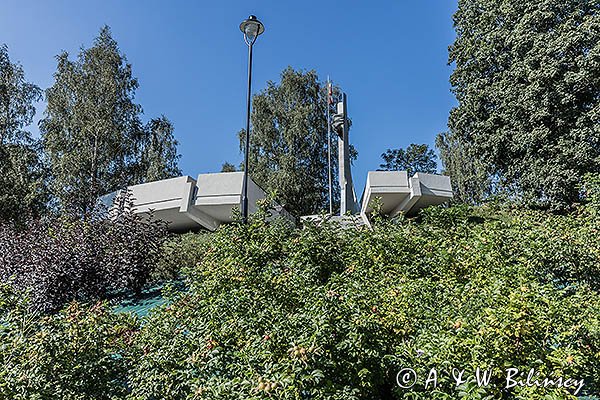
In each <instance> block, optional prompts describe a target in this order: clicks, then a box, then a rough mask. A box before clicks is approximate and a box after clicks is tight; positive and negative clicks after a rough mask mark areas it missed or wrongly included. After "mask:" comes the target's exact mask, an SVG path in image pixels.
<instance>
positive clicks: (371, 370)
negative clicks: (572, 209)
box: [130, 207, 600, 399]
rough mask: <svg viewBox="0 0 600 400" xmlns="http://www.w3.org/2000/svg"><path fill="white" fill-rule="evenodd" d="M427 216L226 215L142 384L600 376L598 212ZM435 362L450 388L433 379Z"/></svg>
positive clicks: (310, 389) (305, 394)
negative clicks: (484, 374) (313, 221)
mask: <svg viewBox="0 0 600 400" xmlns="http://www.w3.org/2000/svg"><path fill="white" fill-rule="evenodd" d="M422 217H423V222H422V223H414V222H407V221H404V222H402V223H399V224H394V223H383V224H380V225H379V226H378V227H376V229H375V230H374V231H367V230H364V231H355V230H340V229H338V228H337V227H336V226H335V225H330V226H323V227H320V228H316V227H311V226H309V227H306V228H305V229H303V230H300V231H297V230H293V229H291V228H289V227H288V226H285V225H278V224H274V225H270V226H266V225H264V224H262V223H261V222H258V221H255V222H254V224H253V225H251V226H249V227H243V226H229V227H226V228H224V229H222V230H221V231H219V232H218V233H216V234H215V235H214V236H212V240H211V242H210V243H209V246H207V248H206V249H205V251H204V254H203V257H202V258H201V260H200V262H199V263H198V264H197V265H195V266H193V267H190V268H188V270H187V277H188V280H189V285H190V290H189V291H188V292H186V293H183V294H180V295H178V296H176V297H175V299H174V302H173V303H172V304H171V305H169V306H166V307H164V308H162V309H161V310H159V311H157V312H155V313H153V315H152V316H151V317H150V318H149V319H148V320H147V321H146V325H145V326H144V329H142V331H141V333H140V336H139V337H138V340H137V352H138V353H137V356H136V360H137V362H136V363H135V365H134V369H133V370H132V373H131V375H130V379H131V387H132V398H135V399H158V398H204V399H223V398H237V399H255V398H269V397H274V398H289V399H296V398H310V399H352V398H357V399H359V398H360V399H365V398H367V399H378V398H422V399H431V398H448V396H450V397H451V398H455V397H458V395H459V393H462V394H463V395H465V396H467V397H468V398H485V397H486V396H491V397H490V398H508V397H520V398H528V399H535V398H555V399H562V398H567V397H568V394H567V392H566V391H564V390H554V391H552V390H550V389H540V388H528V387H518V388H515V389H514V390H509V391H507V390H505V389H504V385H503V382H502V380H501V377H502V376H506V368H508V367H515V368H519V369H520V370H521V371H525V372H527V371H529V369H530V368H536V371H538V372H539V373H540V375H541V376H542V377H545V376H548V377H554V378H556V377H558V376H563V377H564V378H565V379H566V378H567V377H571V378H577V379H585V386H584V389H585V390H588V391H590V392H594V391H597V390H598V389H599V388H600V382H599V377H598V375H597V373H595V372H594V371H595V370H596V368H597V366H598V365H600V347H599V346H600V322H599V315H600V296H599V295H598V291H597V289H596V288H597V282H598V274H597V268H598V267H597V266H598V261H599V260H598V258H599V254H600V242H599V239H598V235H593V234H591V233H592V232H593V229H594V228H593V225H594V224H597V221H592V220H590V218H589V216H588V215H587V214H585V215H583V216H580V217H557V216H549V215H547V214H541V213H535V212H514V211H513V212H498V211H496V210H489V209H485V208H482V209H470V208H465V207H454V208H450V209H441V208H434V209H430V210H428V211H427V212H425V213H423V216H422ZM166 337H168V338H169V340H167V341H165V340H164V338H166ZM478 366H479V367H481V368H485V369H487V368H489V369H491V370H492V371H493V374H494V376H495V380H494V381H493V383H492V384H490V386H489V387H487V388H477V387H476V385H475V384H474V382H473V378H472V379H471V380H469V381H468V382H466V383H464V384H462V385H461V386H460V387H458V388H456V387H455V385H454V383H453V380H452V379H451V375H450V374H451V370H452V368H461V369H462V368H464V369H466V370H467V371H471V376H472V374H473V371H474V370H475V368H476V367H478ZM403 367H413V368H414V369H415V370H417V371H418V372H419V376H420V377H421V378H420V380H419V382H418V384H417V385H416V386H415V387H414V388H413V389H411V390H403V389H401V388H399V387H398V386H397V385H396V374H397V372H399V371H400V370H401V369H402V368H403ZM433 367H436V368H437V369H438V371H440V372H439V386H438V389H437V390H427V391H425V390H423V384H424V379H425V377H426V376H427V372H428V371H429V370H430V368H433ZM467 374H468V372H467V373H466V375H467ZM570 392H571V393H573V390H572V389H571V391H570ZM544 396H548V397H544Z"/></svg>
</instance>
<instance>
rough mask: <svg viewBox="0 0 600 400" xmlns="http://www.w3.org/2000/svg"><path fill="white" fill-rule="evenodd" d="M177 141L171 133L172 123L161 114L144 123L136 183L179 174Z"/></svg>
mask: <svg viewBox="0 0 600 400" xmlns="http://www.w3.org/2000/svg"><path fill="white" fill-rule="evenodd" d="M178 144H179V142H178V141H177V139H175V136H174V135H173V124H172V123H171V122H170V121H169V120H168V119H167V118H166V117H165V116H164V115H163V116H161V117H160V118H153V119H152V120H150V122H148V124H146V126H145V127H144V130H143V138H142V140H141V145H142V149H141V150H140V153H141V157H142V159H141V161H140V163H139V165H138V167H139V170H140V174H141V175H140V176H139V177H138V178H137V179H136V181H137V182H138V183H142V182H152V181H158V180H161V179H168V178H173V177H176V176H180V175H181V170H180V169H179V166H178V164H177V161H178V160H179V158H180V157H181V156H180V155H179V154H178V153H177V145H178Z"/></svg>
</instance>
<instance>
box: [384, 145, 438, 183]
mask: <svg viewBox="0 0 600 400" xmlns="http://www.w3.org/2000/svg"><path fill="white" fill-rule="evenodd" d="M381 158H383V161H384V163H383V164H380V165H379V168H380V169H381V170H384V171H407V172H408V175H409V176H412V175H413V174H414V173H415V172H425V173H428V174H433V173H435V172H436V170H437V162H436V161H435V160H436V158H437V157H436V156H435V153H434V152H433V150H431V149H430V148H429V146H427V145H426V144H414V143H411V144H410V145H409V146H408V147H407V148H406V150H404V149H402V148H400V149H393V150H392V149H387V151H386V152H385V153H383V154H382V155H381Z"/></svg>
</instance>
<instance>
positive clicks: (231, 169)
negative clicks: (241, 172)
mask: <svg viewBox="0 0 600 400" xmlns="http://www.w3.org/2000/svg"><path fill="white" fill-rule="evenodd" d="M236 171H237V169H236V168H235V165H233V164H231V163H228V162H224V163H223V165H222V166H221V172H236Z"/></svg>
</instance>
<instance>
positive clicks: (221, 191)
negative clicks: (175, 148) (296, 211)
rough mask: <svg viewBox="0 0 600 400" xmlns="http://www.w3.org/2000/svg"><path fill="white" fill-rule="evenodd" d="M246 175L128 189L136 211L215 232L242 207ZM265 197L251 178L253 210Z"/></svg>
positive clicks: (174, 226)
mask: <svg viewBox="0 0 600 400" xmlns="http://www.w3.org/2000/svg"><path fill="white" fill-rule="evenodd" d="M243 176H244V173H243V172H223V173H215V174H200V175H198V179H197V180H195V179H193V178H191V177H189V176H180V177H177V178H171V179H164V180H161V181H156V182H149V183H144V184H141V185H135V186H130V187H128V189H129V190H130V191H131V192H132V195H133V199H134V204H133V205H134V208H135V211H136V213H141V214H143V213H148V212H149V211H150V210H153V212H154V216H155V217H156V218H158V219H161V220H163V221H167V222H168V223H169V230H171V231H175V232H182V231H188V230H193V229H199V228H204V229H208V230H211V231H214V230H216V229H217V228H218V227H219V225H221V224H222V223H226V222H231V221H232V212H233V209H234V207H238V208H239V206H240V200H241V194H242V182H243ZM116 195H118V193H117V192H115V193H111V194H109V195H106V196H104V197H103V198H102V199H101V201H102V202H104V203H105V204H108V205H110V204H112V200H113V199H114V198H115V196H116ZM265 197H266V195H265V192H264V191H263V190H262V189H261V188H260V187H259V186H258V185H257V184H256V183H254V182H253V181H252V179H249V180H248V202H249V211H250V213H253V212H255V211H256V202H257V201H258V200H261V199H264V198H265ZM281 213H282V214H283V213H285V211H284V210H282V211H281ZM285 214H287V213H285Z"/></svg>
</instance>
